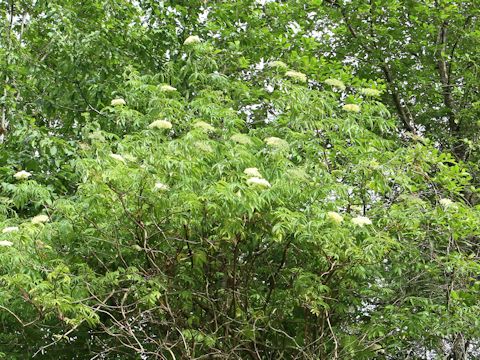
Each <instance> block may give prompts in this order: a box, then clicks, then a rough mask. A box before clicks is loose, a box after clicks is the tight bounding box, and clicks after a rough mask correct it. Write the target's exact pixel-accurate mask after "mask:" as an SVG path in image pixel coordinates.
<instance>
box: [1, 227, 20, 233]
mask: <svg viewBox="0 0 480 360" xmlns="http://www.w3.org/2000/svg"><path fill="white" fill-rule="evenodd" d="M18 230H19V229H18V226H8V227H6V228H4V229H3V230H2V234H7V233H11V232H15V231H18Z"/></svg>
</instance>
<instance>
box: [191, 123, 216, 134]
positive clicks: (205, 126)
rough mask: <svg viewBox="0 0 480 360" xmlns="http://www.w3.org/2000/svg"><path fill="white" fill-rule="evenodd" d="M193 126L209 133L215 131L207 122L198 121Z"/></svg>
mask: <svg viewBox="0 0 480 360" xmlns="http://www.w3.org/2000/svg"><path fill="white" fill-rule="evenodd" d="M193 126H194V127H196V128H197V129H201V130H203V131H207V132H209V131H210V132H211V131H215V128H214V127H213V126H212V125H210V124H209V123H206V122H205V121H197V122H196V123H194V124H193Z"/></svg>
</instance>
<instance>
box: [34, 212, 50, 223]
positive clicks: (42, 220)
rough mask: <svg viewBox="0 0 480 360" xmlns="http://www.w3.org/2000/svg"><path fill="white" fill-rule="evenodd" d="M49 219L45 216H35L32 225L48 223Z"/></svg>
mask: <svg viewBox="0 0 480 360" xmlns="http://www.w3.org/2000/svg"><path fill="white" fill-rule="evenodd" d="M48 220H49V218H48V216H47V215H43V214H41V215H37V216H35V217H33V218H32V224H43V223H46V222H48Z"/></svg>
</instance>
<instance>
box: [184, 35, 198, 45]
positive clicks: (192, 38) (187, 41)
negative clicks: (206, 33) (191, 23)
mask: <svg viewBox="0 0 480 360" xmlns="http://www.w3.org/2000/svg"><path fill="white" fill-rule="evenodd" d="M201 42H202V39H200V37H199V36H197V35H190V36H189V37H187V38H186V39H185V41H184V42H183V45H192V44H198V43H201Z"/></svg>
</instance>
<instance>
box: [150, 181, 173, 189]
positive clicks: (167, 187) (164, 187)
mask: <svg viewBox="0 0 480 360" xmlns="http://www.w3.org/2000/svg"><path fill="white" fill-rule="evenodd" d="M154 189H155V190H158V191H167V190H169V189H170V187H169V186H168V185H166V184H163V183H161V182H159V181H157V182H156V183H155V187H154Z"/></svg>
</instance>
